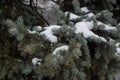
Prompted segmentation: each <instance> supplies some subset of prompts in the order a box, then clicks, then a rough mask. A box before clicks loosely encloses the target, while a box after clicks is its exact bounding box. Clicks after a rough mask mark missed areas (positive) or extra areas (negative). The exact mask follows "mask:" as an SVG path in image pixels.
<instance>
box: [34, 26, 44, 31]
mask: <svg viewBox="0 0 120 80" xmlns="http://www.w3.org/2000/svg"><path fill="white" fill-rule="evenodd" d="M41 30H42V27H41V26H34V27H33V31H41Z"/></svg>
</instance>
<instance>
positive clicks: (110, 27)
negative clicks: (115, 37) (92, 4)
mask: <svg viewBox="0 0 120 80" xmlns="http://www.w3.org/2000/svg"><path fill="white" fill-rule="evenodd" d="M97 25H104V26H105V27H104V30H107V31H109V30H116V27H112V26H110V25H107V24H104V23H102V22H97Z"/></svg>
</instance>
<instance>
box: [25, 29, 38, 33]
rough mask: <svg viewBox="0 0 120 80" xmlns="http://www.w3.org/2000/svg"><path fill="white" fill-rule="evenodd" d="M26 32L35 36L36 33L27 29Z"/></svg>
mask: <svg viewBox="0 0 120 80" xmlns="http://www.w3.org/2000/svg"><path fill="white" fill-rule="evenodd" d="M27 31H28V32H29V33H30V34H35V33H36V31H31V30H29V29H27Z"/></svg>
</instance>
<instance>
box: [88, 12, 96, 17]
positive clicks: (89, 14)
mask: <svg viewBox="0 0 120 80" xmlns="http://www.w3.org/2000/svg"><path fill="white" fill-rule="evenodd" d="M86 15H87V16H88V17H94V16H95V14H94V13H88V14H86Z"/></svg>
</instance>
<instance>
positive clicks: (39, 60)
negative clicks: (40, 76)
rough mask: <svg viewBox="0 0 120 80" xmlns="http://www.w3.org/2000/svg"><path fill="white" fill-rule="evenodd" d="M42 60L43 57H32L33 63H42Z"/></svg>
mask: <svg viewBox="0 0 120 80" xmlns="http://www.w3.org/2000/svg"><path fill="white" fill-rule="evenodd" d="M41 61H42V59H39V58H37V57H35V58H33V59H32V63H33V65H41V63H40V62H41Z"/></svg>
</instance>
